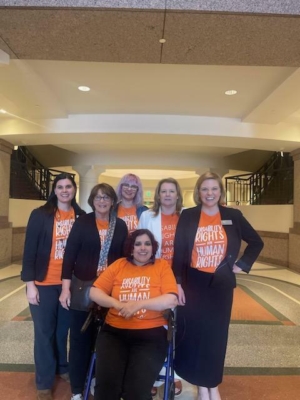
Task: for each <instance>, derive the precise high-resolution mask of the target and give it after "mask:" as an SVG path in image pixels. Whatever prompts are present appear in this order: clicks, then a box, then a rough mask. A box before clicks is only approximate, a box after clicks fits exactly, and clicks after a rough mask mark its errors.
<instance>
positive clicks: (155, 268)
mask: <svg viewBox="0 0 300 400" xmlns="http://www.w3.org/2000/svg"><path fill="white" fill-rule="evenodd" d="M157 247H158V245H157V242H156V241H155V239H154V236H153V234H152V233H151V232H150V231H149V230H148V229H138V230H136V231H134V232H133V233H132V234H131V235H130V236H129V238H128V240H127V242H126V244H125V255H126V256H127V258H121V259H119V260H117V261H115V262H114V263H113V264H111V265H110V267H109V268H108V269H107V270H105V271H104V272H103V273H102V274H101V276H99V278H98V279H97V280H96V281H95V283H94V287H92V288H91V292H90V297H91V299H92V300H93V301H94V302H95V303H97V304H98V305H100V306H102V307H107V308H109V311H108V314H107V317H106V320H105V323H104V325H103V327H102V329H101V331H100V333H99V335H98V338H97V346H96V386H95V400H102V399H109V400H120V398H121V397H122V399H124V400H133V399H134V400H149V399H151V394H150V391H151V388H152V385H153V382H154V381H155V379H156V377H157V376H158V374H159V371H160V370H161V367H162V365H163V363H164V359H165V357H166V353H167V348H168V340H167V330H166V329H165V328H164V325H166V324H167V321H166V319H165V318H164V316H163V311H164V310H166V309H168V308H173V307H176V305H177V286H176V282H175V278H174V275H173V272H172V270H171V269H170V266H169V265H168V263H167V262H166V261H165V260H162V259H155V253H156V251H157Z"/></svg>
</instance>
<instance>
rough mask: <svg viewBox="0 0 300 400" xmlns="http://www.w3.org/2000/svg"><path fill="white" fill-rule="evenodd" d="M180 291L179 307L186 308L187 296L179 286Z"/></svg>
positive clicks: (178, 285)
mask: <svg viewBox="0 0 300 400" xmlns="http://www.w3.org/2000/svg"><path fill="white" fill-rule="evenodd" d="M177 289H178V305H179V306H185V294H184V291H183V289H182V287H181V285H180V284H177Z"/></svg>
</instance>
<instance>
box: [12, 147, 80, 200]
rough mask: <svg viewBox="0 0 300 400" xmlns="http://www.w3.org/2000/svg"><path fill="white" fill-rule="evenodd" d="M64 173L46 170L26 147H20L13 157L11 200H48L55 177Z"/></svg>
mask: <svg viewBox="0 0 300 400" xmlns="http://www.w3.org/2000/svg"><path fill="white" fill-rule="evenodd" d="M62 172H64V171H59V170H55V169H48V168H45V167H44V166H43V165H42V164H41V163H40V162H39V161H38V160H37V159H36V158H35V157H34V156H33V155H32V154H31V153H30V151H29V150H28V149H27V148H26V147H24V146H19V147H18V149H17V150H14V151H13V154H12V156H11V164H10V198H13V199H29V200H47V199H48V197H49V194H50V192H51V188H52V183H53V181H54V179H55V177H56V176H57V175H59V174H61V173H62ZM71 175H72V174H71ZM74 176H75V175H74V174H73V177H74Z"/></svg>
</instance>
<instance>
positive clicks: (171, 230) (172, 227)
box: [161, 214, 179, 265]
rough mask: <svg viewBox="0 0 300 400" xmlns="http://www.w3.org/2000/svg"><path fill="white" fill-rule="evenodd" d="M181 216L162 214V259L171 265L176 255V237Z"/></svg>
mask: <svg viewBox="0 0 300 400" xmlns="http://www.w3.org/2000/svg"><path fill="white" fill-rule="evenodd" d="M178 220H179V215H177V214H171V215H165V214H161V239H162V240H161V258H163V259H164V260H166V261H168V263H169V264H170V265H171V264H172V260H173V254H174V237H175V231H176V226H177V224H178Z"/></svg>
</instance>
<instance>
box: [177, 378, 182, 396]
mask: <svg viewBox="0 0 300 400" xmlns="http://www.w3.org/2000/svg"><path fill="white" fill-rule="evenodd" d="M181 393H182V382H181V381H180V380H178V381H177V380H176V381H175V396H179V395H180V394H181Z"/></svg>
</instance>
